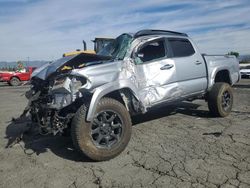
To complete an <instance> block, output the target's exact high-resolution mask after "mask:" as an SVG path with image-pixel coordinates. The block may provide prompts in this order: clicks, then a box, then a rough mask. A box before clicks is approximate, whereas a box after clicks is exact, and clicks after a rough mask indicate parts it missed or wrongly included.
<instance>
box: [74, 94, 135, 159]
mask: <svg viewBox="0 0 250 188" xmlns="http://www.w3.org/2000/svg"><path fill="white" fill-rule="evenodd" d="M87 110H88V105H86V104H83V105H82V106H81V107H80V108H79V109H78V111H77V112H76V114H75V116H74V118H73V120H72V124H71V137H72V141H73V144H74V146H75V148H76V149H78V150H79V151H80V153H81V154H83V155H85V156H87V157H88V158H90V159H92V160H94V161H105V160H109V159H112V158H114V157H116V156H117V155H119V154H120V153H121V152H122V151H123V150H124V149H125V148H126V146H127V144H128V142H129V140H130V137H131V132H132V123H131V118H130V115H129V113H128V111H127V109H126V108H125V107H124V105H123V104H121V103H120V102H118V101H117V100H114V99H111V98H102V99H101V100H100V102H99V103H98V105H97V109H96V112H95V114H98V113H99V112H101V111H105V110H112V111H115V112H116V113H117V114H118V115H119V116H120V117H121V119H122V121H123V124H122V132H121V138H120V140H119V141H118V142H117V143H116V144H115V145H114V146H112V147H111V148H109V149H107V148H101V147H98V146H96V144H95V143H94V140H93V138H92V136H91V125H92V123H91V122H87V121H86V116H87Z"/></svg>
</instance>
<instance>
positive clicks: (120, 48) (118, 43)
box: [97, 34, 132, 60]
mask: <svg viewBox="0 0 250 188" xmlns="http://www.w3.org/2000/svg"><path fill="white" fill-rule="evenodd" d="M131 41H132V37H131V36H130V35H128V34H122V35H120V36H119V37H117V38H116V39H115V40H114V41H113V42H111V43H109V44H108V45H106V46H105V47H104V48H103V49H101V50H100V51H99V52H98V53H97V54H98V55H103V56H110V57H112V59H117V60H122V59H123V58H124V56H125V54H126V52H127V49H128V48H129V46H130V43H131Z"/></svg>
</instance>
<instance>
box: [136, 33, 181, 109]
mask: <svg viewBox="0 0 250 188" xmlns="http://www.w3.org/2000/svg"><path fill="white" fill-rule="evenodd" d="M135 54H136V55H135V56H136V57H135V64H136V71H137V81H138V87H139V88H138V89H139V96H140V98H141V100H142V101H143V103H144V104H145V105H146V106H148V107H150V106H153V105H155V104H157V103H159V102H161V101H167V100H171V99H173V98H175V97H177V96H178V95H179V89H178V84H177V79H176V70H175V62H174V61H173V60H170V59H168V58H167V56H168V49H167V47H166V41H165V39H164V38H161V39H156V40H153V41H149V42H146V43H144V44H142V45H141V46H140V47H139V49H138V50H137V52H136V53H135Z"/></svg>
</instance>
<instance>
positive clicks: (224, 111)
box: [208, 82, 233, 117]
mask: <svg viewBox="0 0 250 188" xmlns="http://www.w3.org/2000/svg"><path fill="white" fill-rule="evenodd" d="M232 106H233V91H232V88H231V86H230V85H229V84H227V83H223V82H218V83H215V84H214V85H213V87H212V89H211V90H210V91H209V93H208V108H209V110H210V113H211V114H212V115H213V116H216V117H225V116H227V115H229V113H230V112H231V110H232Z"/></svg>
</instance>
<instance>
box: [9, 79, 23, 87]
mask: <svg viewBox="0 0 250 188" xmlns="http://www.w3.org/2000/svg"><path fill="white" fill-rule="evenodd" d="M20 84H21V81H20V80H19V79H18V78H17V77H12V78H11V79H10V85H11V86H19V85H20Z"/></svg>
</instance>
